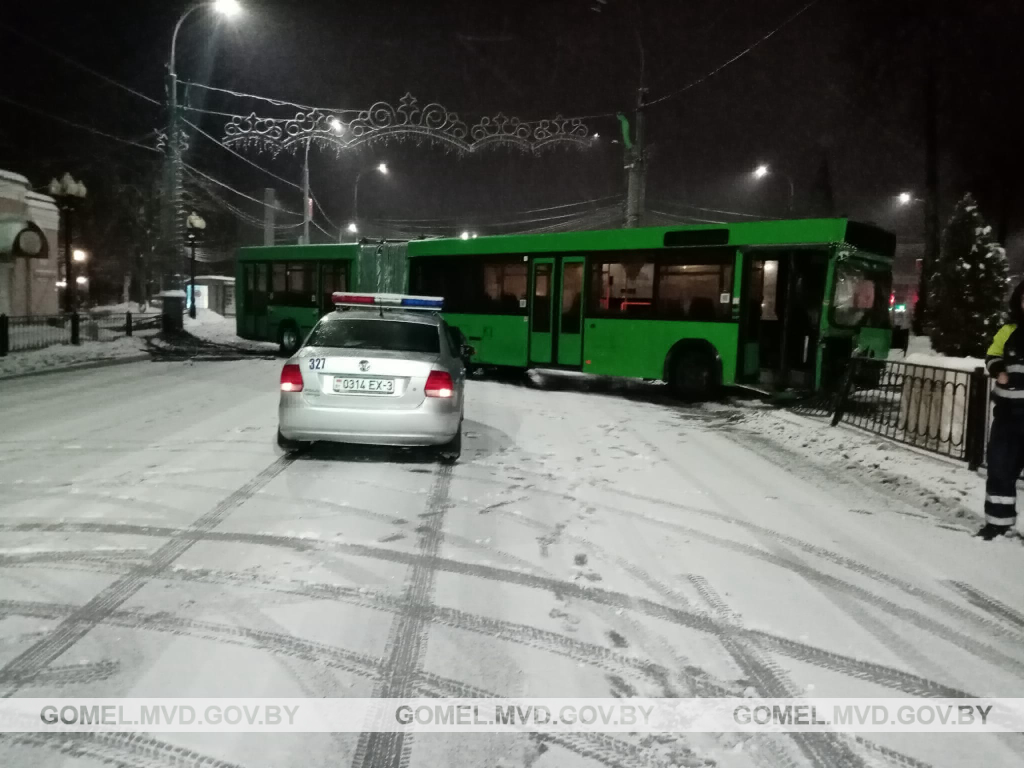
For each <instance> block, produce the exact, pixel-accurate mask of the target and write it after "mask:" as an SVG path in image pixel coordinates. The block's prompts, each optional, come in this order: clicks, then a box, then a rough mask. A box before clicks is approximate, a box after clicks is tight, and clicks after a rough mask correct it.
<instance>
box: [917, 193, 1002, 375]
mask: <svg viewBox="0 0 1024 768" xmlns="http://www.w3.org/2000/svg"><path fill="white" fill-rule="evenodd" d="M1007 282H1008V278H1007V263H1006V251H1005V250H1004V249H1003V248H1002V246H1000V245H999V243H998V242H996V239H995V238H994V237H993V235H992V227H990V226H989V225H987V224H986V223H985V220H984V219H983V218H982V217H981V214H980V213H979V212H978V205H977V203H975V202H974V198H973V197H971V195H970V194H967V195H964V197H963V199H962V200H961V201H960V202H959V203H957V205H956V208H955V209H954V210H953V215H952V217H951V218H950V220H949V224H947V225H946V231H945V232H944V233H943V237H942V249H941V250H940V252H939V261H938V263H937V264H936V265H935V271H934V273H933V274H932V276H931V279H930V280H929V285H930V289H931V290H930V295H929V297H928V298H929V320H930V326H931V327H930V330H931V338H932V347H933V348H934V349H935V351H936V352H939V353H941V354H944V355H952V356H956V357H961V356H972V357H983V356H984V354H985V349H986V348H987V347H988V345H989V343H990V342H991V340H992V336H994V335H995V333H996V331H998V330H999V327H1000V325H1002V323H1003V322H1004V317H1005V309H1006V286H1007Z"/></svg>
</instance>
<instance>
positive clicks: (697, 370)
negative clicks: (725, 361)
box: [668, 349, 718, 400]
mask: <svg viewBox="0 0 1024 768" xmlns="http://www.w3.org/2000/svg"><path fill="white" fill-rule="evenodd" d="M668 370H669V376H668V385H669V387H670V388H671V390H672V394H674V395H675V396H676V397H678V398H680V399H681V400H710V399H711V398H712V397H713V396H714V394H715V391H716V390H717V389H718V377H717V376H716V373H715V360H714V358H713V357H712V356H711V355H709V354H708V353H707V352H704V351H702V350H699V349H684V350H681V351H679V352H677V353H676V355H675V356H674V357H673V359H672V362H671V363H670V365H669V368H668Z"/></svg>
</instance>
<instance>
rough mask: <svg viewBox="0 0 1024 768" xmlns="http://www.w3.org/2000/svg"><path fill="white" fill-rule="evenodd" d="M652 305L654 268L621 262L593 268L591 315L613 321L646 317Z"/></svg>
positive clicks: (650, 265) (630, 262)
mask: <svg viewBox="0 0 1024 768" xmlns="http://www.w3.org/2000/svg"><path fill="white" fill-rule="evenodd" d="M653 301H654V264H653V263H651V262H649V261H638V260H630V261H621V262H610V263H604V264H595V265H594V267H593V270H592V272H591V291H590V311H591V312H592V313H593V314H597V315H606V316H612V317H647V316H650V314H651V309H652V304H653Z"/></svg>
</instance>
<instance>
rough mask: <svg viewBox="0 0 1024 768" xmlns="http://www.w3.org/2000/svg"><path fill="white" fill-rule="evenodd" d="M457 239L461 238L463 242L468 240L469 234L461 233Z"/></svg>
mask: <svg viewBox="0 0 1024 768" xmlns="http://www.w3.org/2000/svg"><path fill="white" fill-rule="evenodd" d="M459 237H461V238H462V239H463V240H469V232H463V233H462V234H461V235H459Z"/></svg>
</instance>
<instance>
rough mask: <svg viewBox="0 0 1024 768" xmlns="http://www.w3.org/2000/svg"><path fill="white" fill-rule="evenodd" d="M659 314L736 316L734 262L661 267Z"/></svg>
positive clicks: (695, 318) (706, 318) (707, 319)
mask: <svg viewBox="0 0 1024 768" xmlns="http://www.w3.org/2000/svg"><path fill="white" fill-rule="evenodd" d="M657 314H658V317H664V318H667V319H668V318H671V319H679V320H693V321H698V322H700V321H704V322H711V321H716V320H731V319H732V264H663V265H660V266H659V267H658V302H657Z"/></svg>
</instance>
